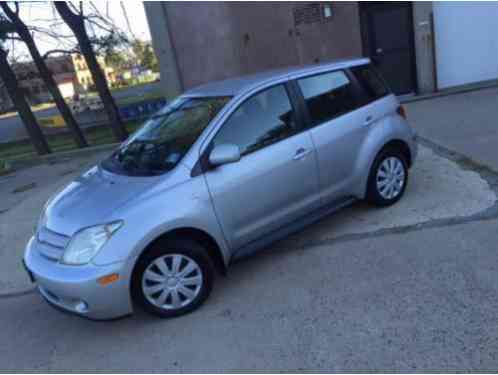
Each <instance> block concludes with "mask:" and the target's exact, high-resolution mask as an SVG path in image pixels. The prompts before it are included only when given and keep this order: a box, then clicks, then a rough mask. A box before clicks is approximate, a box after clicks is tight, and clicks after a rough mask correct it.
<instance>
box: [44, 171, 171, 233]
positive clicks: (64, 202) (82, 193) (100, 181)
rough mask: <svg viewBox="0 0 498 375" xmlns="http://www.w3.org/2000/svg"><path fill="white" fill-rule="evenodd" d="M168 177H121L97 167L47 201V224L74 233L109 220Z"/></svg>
mask: <svg viewBox="0 0 498 375" xmlns="http://www.w3.org/2000/svg"><path fill="white" fill-rule="evenodd" d="M164 176H165V175H162V176H155V177H129V176H121V175H116V174H113V173H109V172H107V171H105V170H103V169H102V168H101V167H99V166H96V167H94V168H92V169H90V170H89V171H88V172H86V173H84V174H83V175H81V176H79V177H78V178H76V179H75V180H74V181H73V182H71V183H70V184H69V185H67V186H65V187H64V188H63V189H62V190H60V191H59V192H58V193H56V194H55V195H54V196H53V197H52V198H51V199H50V200H49V201H48V202H47V204H46V207H45V211H44V214H43V217H42V221H43V225H45V226H46V227H47V228H48V229H50V230H52V231H55V232H58V233H61V234H64V235H68V236H71V235H73V234H74V233H75V232H77V231H78V230H80V229H82V228H84V227H88V226H92V225H98V224H104V223H107V221H108V220H110V219H111V215H112V213H113V212H114V211H115V210H116V209H118V208H119V207H121V206H122V205H124V204H126V203H128V202H130V201H131V200H133V199H137V198H138V197H139V196H140V195H142V194H143V193H144V192H145V191H147V190H149V189H150V188H151V187H153V186H155V185H156V184H157V183H158V182H159V181H161V180H162V179H164ZM114 219H116V218H114Z"/></svg>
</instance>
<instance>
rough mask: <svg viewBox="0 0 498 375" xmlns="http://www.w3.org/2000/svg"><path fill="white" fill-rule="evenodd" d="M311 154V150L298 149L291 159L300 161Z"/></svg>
mask: <svg viewBox="0 0 498 375" xmlns="http://www.w3.org/2000/svg"><path fill="white" fill-rule="evenodd" d="M310 152H311V150H306V149H305V148H302V147H301V148H299V149H298V150H297V151H296V153H295V154H294V157H293V159H294V160H300V159H302V158H304V157H305V156H306V155H308V154H309V153H310Z"/></svg>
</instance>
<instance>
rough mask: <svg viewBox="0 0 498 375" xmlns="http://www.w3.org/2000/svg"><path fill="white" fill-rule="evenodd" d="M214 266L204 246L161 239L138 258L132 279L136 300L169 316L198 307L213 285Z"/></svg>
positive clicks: (147, 308)
mask: <svg viewBox="0 0 498 375" xmlns="http://www.w3.org/2000/svg"><path fill="white" fill-rule="evenodd" d="M213 276H214V267H213V263H212V261H211V259H210V258H209V256H208V255H207V252H206V250H205V249H204V248H203V247H202V246H201V245H200V244H198V243H197V242H194V241H191V240H183V239H180V240H174V241H162V242H160V243H158V244H156V245H153V247H152V248H151V249H150V250H149V251H148V252H147V253H146V254H145V255H144V256H143V257H142V258H141V259H140V260H139V262H138V264H137V267H136V268H135V271H134V274H133V281H132V293H133V297H134V299H135V301H136V302H138V303H139V304H140V305H142V306H143V308H144V309H145V310H146V311H148V312H150V313H152V314H155V315H157V316H160V317H163V318H170V317H175V316H180V315H183V314H186V313H188V312H191V311H193V310H195V309H197V308H198V307H199V306H200V305H201V304H202V303H203V302H204V301H205V300H206V298H207V297H208V296H209V294H210V292H211V289H212V281H213Z"/></svg>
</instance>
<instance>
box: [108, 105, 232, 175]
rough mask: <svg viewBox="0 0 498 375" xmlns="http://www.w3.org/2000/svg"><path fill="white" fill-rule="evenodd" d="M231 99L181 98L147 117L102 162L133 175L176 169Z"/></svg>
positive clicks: (113, 169) (115, 169) (111, 168)
mask: <svg viewBox="0 0 498 375" xmlns="http://www.w3.org/2000/svg"><path fill="white" fill-rule="evenodd" d="M229 100H230V98H229V97H206V98H185V97H180V98H178V99H177V100H175V101H173V102H171V104H169V105H167V106H165V107H164V108H163V109H161V110H160V111H159V112H157V113H156V114H155V115H154V116H152V117H151V118H150V119H149V120H147V121H146V122H145V124H144V125H143V126H142V127H141V128H140V129H139V130H137V131H136V132H135V133H134V134H133V135H132V136H131V137H130V138H129V139H128V140H127V141H126V142H125V143H123V145H122V146H121V147H120V148H119V149H118V150H117V151H116V152H114V153H113V154H112V155H111V156H110V157H109V158H108V159H107V160H105V161H104V162H103V164H102V166H103V167H104V168H105V169H109V170H112V171H115V172H117V173H124V174H132V175H156V174H161V173H164V172H166V171H169V170H171V169H173V168H174V167H175V166H176V164H178V162H179V161H180V159H181V158H182V157H183V156H184V155H185V154H186V153H187V151H188V150H189V149H190V147H191V146H192V145H193V144H194V142H195V141H196V140H197V138H198V137H199V136H200V135H201V133H202V132H203V130H204V129H205V128H206V127H207V126H208V124H209V123H210V122H211V120H212V119H213V118H214V117H215V116H216V115H217V114H218V112H219V111H220V110H221V108H223V106H224V105H225V104H226V103H227V102H228V101H229Z"/></svg>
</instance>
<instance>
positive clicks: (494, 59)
mask: <svg viewBox="0 0 498 375" xmlns="http://www.w3.org/2000/svg"><path fill="white" fill-rule="evenodd" d="M433 6H434V31H435V41H436V62H437V81H438V87H439V88H440V89H441V88H447V87H451V86H457V85H463V84H468V83H473V82H479V81H485V80H489V79H498V3H495V2H491V3H484V2H458V3H457V2H434V3H433Z"/></svg>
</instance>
